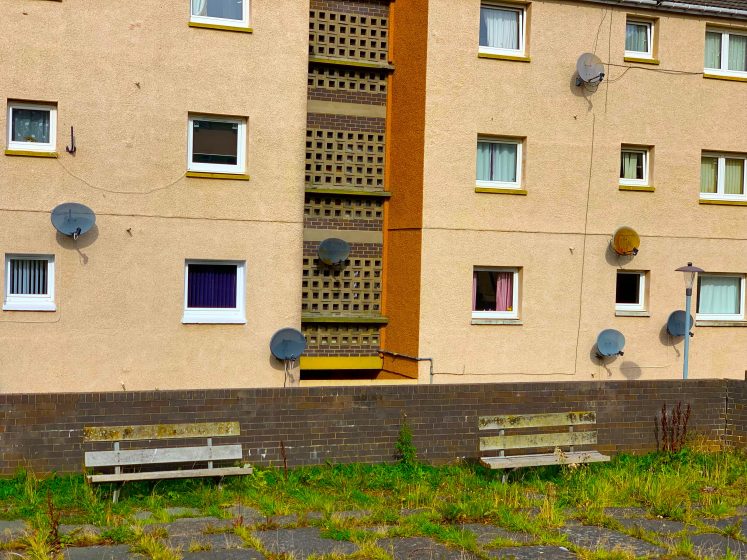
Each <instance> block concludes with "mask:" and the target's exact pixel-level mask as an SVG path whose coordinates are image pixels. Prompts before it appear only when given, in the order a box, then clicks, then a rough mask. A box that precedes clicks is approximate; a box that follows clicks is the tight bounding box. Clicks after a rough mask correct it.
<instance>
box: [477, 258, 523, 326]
mask: <svg viewBox="0 0 747 560" xmlns="http://www.w3.org/2000/svg"><path fill="white" fill-rule="evenodd" d="M518 317H519V270H518V269H516V268H475V270H474V272H473V275H472V318H473V319H518Z"/></svg>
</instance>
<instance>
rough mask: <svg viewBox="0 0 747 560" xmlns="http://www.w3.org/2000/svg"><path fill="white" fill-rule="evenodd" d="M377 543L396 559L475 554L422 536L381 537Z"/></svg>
mask: <svg viewBox="0 0 747 560" xmlns="http://www.w3.org/2000/svg"><path fill="white" fill-rule="evenodd" d="M376 544H377V545H378V546H379V547H381V548H383V549H384V550H385V551H386V552H387V553H388V554H389V555H391V556H392V558H394V560H472V559H474V558H475V556H474V555H472V554H470V553H469V552H467V551H465V550H459V549H456V548H447V547H445V546H444V545H442V544H439V543H437V542H435V541H432V540H431V539H425V538H422V537H409V538H390V539H380V540H378V541H376Z"/></svg>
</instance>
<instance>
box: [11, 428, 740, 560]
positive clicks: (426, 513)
mask: <svg viewBox="0 0 747 560" xmlns="http://www.w3.org/2000/svg"><path fill="white" fill-rule="evenodd" d="M405 435H407V434H405ZM405 440H406V438H405ZM399 452H400V454H401V456H402V460H401V461H400V462H399V463H397V464H389V465H362V464H346V465H330V464H327V465H317V466H308V467H300V468H296V469H291V470H289V471H288V472H287V474H286V473H284V472H283V470H281V469H274V468H255V471H254V474H253V475H251V476H245V477H235V478H232V479H227V480H224V481H222V483H221V484H220V485H219V484H216V483H215V482H213V481H210V480H205V479H193V480H189V479H187V480H174V481H162V482H158V483H150V482H137V483H132V484H128V485H127V486H125V488H124V491H123V492H122V496H121V498H120V502H119V503H118V504H112V503H111V491H112V487H108V486H107V485H100V486H96V487H92V486H90V485H88V484H86V483H85V480H84V478H83V477H82V476H80V475H74V476H51V477H48V478H43V479H40V478H38V477H36V476H34V474H33V473H30V472H26V471H19V472H18V473H17V474H16V475H15V476H14V477H12V478H7V479H2V480H0V517H2V518H5V519H19V518H20V519H26V520H28V521H29V523H30V524H31V526H32V527H33V528H34V532H33V533H32V535H30V536H29V538H28V539H27V540H26V542H24V543H22V544H21V545H20V546H22V548H24V549H25V550H24V553H25V554H27V555H28V556H29V557H39V558H42V557H44V558H48V557H49V558H53V557H54V554H55V553H56V550H55V546H53V545H54V544H55V543H52V544H50V539H49V537H48V533H49V527H50V522H49V519H47V517H48V516H46V515H45V514H44V513H39V512H45V511H46V510H47V508H48V504H47V493H48V492H49V494H50V495H51V496H52V498H53V506H54V508H55V511H57V512H59V513H61V522H62V523H90V524H93V525H96V526H99V527H102V528H103V531H102V534H101V536H100V537H99V541H100V542H104V543H129V544H131V545H133V546H135V547H136V548H137V549H138V550H142V551H143V553H144V554H146V555H148V556H149V557H151V558H154V559H155V560H169V559H170V558H173V557H174V555H175V554H177V553H176V552H175V551H173V550H170V549H168V547H166V546H165V545H164V544H163V542H162V539H161V538H159V537H163V535H159V534H150V535H145V534H143V532H142V530H141V529H140V528H139V527H138V526H137V525H134V524H133V522H132V514H133V513H134V512H135V511H137V510H140V509H147V510H149V511H151V512H152V517H151V518H150V519H149V520H148V521H147V523H152V522H166V521H170V520H171V518H170V516H169V515H168V512H167V508H170V507H189V508H195V509H196V510H198V511H199V512H200V514H201V515H209V516H225V515H224V510H223V508H225V507H227V506H230V505H235V504H242V505H244V506H246V507H251V508H255V509H257V510H258V511H260V512H261V514H262V515H264V516H265V523H264V524H263V525H262V527H263V528H270V527H272V526H273V520H272V516H277V515H289V514H294V515H297V516H298V523H297V524H298V525H299V526H303V525H310V524H315V525H319V526H320V527H321V529H322V530H323V533H324V535H325V536H327V537H329V538H335V539H339V540H348V541H352V542H355V543H356V544H358V546H359V547H361V550H364V549H365V550H366V552H365V554H368V555H369V556H361V555H360V554H359V557H361V558H363V557H371V558H375V559H377V560H378V559H381V560H384V559H385V558H388V555H387V554H386V552H385V551H383V550H381V549H379V548H378V547H376V545H375V540H376V539H375V538H374V537H380V536H381V535H374V536H372V535H373V533H371V532H370V531H368V532H366V531H362V530H361V529H360V528H361V527H362V526H363V525H367V526H371V525H376V524H381V525H386V526H387V527H388V528H387V529H386V531H385V532H384V533H383V534H384V535H385V536H389V537H393V536H403V537H409V536H425V537H431V538H433V539H435V540H438V541H439V542H441V543H443V544H444V545H446V546H450V547H455V548H459V549H462V550H466V551H472V552H474V553H475V554H477V552H478V551H479V547H478V546H477V544H476V542H475V537H474V535H473V534H472V533H471V532H469V531H463V530H461V529H459V528H458V527H459V524H460V523H490V524H494V525H497V526H500V527H503V528H505V529H508V530H514V531H521V532H525V533H529V534H531V535H532V536H533V540H534V542H537V543H540V544H548V545H550V544H551V545H558V546H568V541H567V538H566V537H565V535H562V534H560V533H559V532H557V529H558V528H559V527H561V526H563V525H564V523H565V521H566V519H565V517H566V516H567V515H568V513H567V510H568V508H573V510H574V512H575V513H574V514H573V515H574V516H575V517H576V518H577V519H578V520H580V521H581V522H583V523H587V524H593V525H597V526H602V527H607V528H610V529H615V530H620V531H623V532H626V533H627V534H630V535H631V536H638V537H639V538H643V539H644V540H648V541H649V542H654V543H655V544H656V543H659V544H661V542H660V541H658V540H657V537H656V535H654V534H651V533H648V532H645V531H638V532H639V533H641V534H640V535H638V534H637V533H636V529H635V528H633V529H626V528H625V527H622V526H620V524H619V523H618V522H617V521H616V520H615V519H614V518H613V517H610V516H609V515H607V514H606V513H605V508H607V507H641V508H644V509H645V510H646V512H647V514H648V515H650V516H652V517H662V518H667V519H673V520H679V521H684V522H694V520H695V519H696V517H711V518H719V517H724V516H727V515H733V514H734V513H735V508H737V507H738V506H745V505H747V454H745V453H744V452H737V451H734V452H701V451H694V450H692V449H684V450H682V451H680V452H678V453H669V454H663V453H651V454H648V455H642V456H632V455H619V456H617V457H616V458H615V459H614V460H613V461H611V462H610V463H595V464H590V465H582V466H578V467H576V468H571V467H569V466H554V467H541V468H534V469H521V470H518V471H515V472H514V473H512V476H511V481H510V482H509V483H507V484H503V483H502V482H501V472H499V471H498V472H496V471H491V470H489V469H486V468H483V467H481V466H480V465H478V464H475V463H469V462H462V463H459V464H455V465H450V466H441V467H432V466H426V465H422V464H420V463H417V461H415V460H414V459H413V454H412V450H411V449H410V448H409V447H408V446H403V447H402V449H400V450H399ZM402 509H406V510H410V511H412V510H414V513H413V514H412V515H404V514H401V513H400V510H402ZM345 510H366V511H368V512H370V515H368V516H367V517H366V518H365V519H357V518H355V517H345V516H340V515H337V513H338V512H341V511H345ZM310 512H321V513H322V514H323V517H322V518H321V519H317V518H312V517H307V515H308V514H309V513H310ZM240 525H241V524H239V526H236V527H235V528H233V529H231V530H233V531H235V532H236V534H237V535H239V536H240V537H241V538H242V539H243V540H244V542H245V543H246V544H247V546H251V547H254V548H258V547H260V546H261V543H260V542H259V540H258V539H257V538H256V536H255V535H254V534H253V533H252V532H251V530H249V529H247V528H246V527H242V526H240ZM45 531H46V533H45ZM722 534H724V535H727V536H732V537H734V538H739V539H744V536H743V535H740V534H739V531H738V527H737V526H736V525H735V526H734V527H727V528H725V529H723V530H722ZM74 540H75V537H74V536H73V537H72V539H71V542H64V541H63V542H62V543H61V544H62V545H66V544H71V543H72V541H74ZM93 542H94V541H93V540H92V541H91V543H90V544H92V543H93ZM56 544H57V545H59V544H60V543H56ZM83 544H85V543H83ZM45 547H46V548H45ZM668 548H669V552H670V553H671V554H674V553H678V554H680V555H681V556H683V557H694V556H693V555H694V552H693V551H692V550H691V549H690V548H691V547H690V548H688V542H687V539H686V538H685V539H682V540H681V541H678V542H677V543H676V544H675V545H673V546H669V547H668ZM258 549H259V550H260V551H263V550H264V549H260V548H258ZM265 552H266V551H265ZM263 553H264V552H263ZM578 553H579V555H580V556H581V557H582V558H586V559H589V560H614V559H618V558H619V559H622V560H625V559H626V558H627V556H625V553H623V552H620V551H613V552H604V553H603V552H589V551H583V550H579V552H578ZM361 554H364V553H361ZM605 554H606V556H605ZM34 555H36V556H34ZM45 555H46V556H45ZM272 557H273V558H275V559H277V558H280V556H278V555H272Z"/></svg>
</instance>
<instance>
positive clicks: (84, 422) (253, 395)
mask: <svg viewBox="0 0 747 560" xmlns="http://www.w3.org/2000/svg"><path fill="white" fill-rule="evenodd" d="M727 391H728V394H729V400H730V401H731V400H732V399H733V401H734V404H733V405H729V410H730V411H732V412H733V413H734V414H737V415H741V416H739V417H740V418H741V420H739V422H741V424H740V426H741V428H739V429H744V426H745V424H744V405H745V404H746V403H745V399H746V398H747V383H745V382H742V381H725V380H718V379H715V380H690V381H687V382H683V381H620V382H577V383H573V382H567V383H505V384H476V385H438V384H437V385H407V386H399V387H394V386H368V387H314V388H311V387H310V388H293V389H279V388H278V389H232V390H209V391H206V390H194V391H157V392H134V393H133V392H118V393H93V394H92V393H85V394H72V393H71V394H36V395H21V394H6V395H0V473H2V474H5V475H9V474H12V473H13V471H15V470H16V469H17V468H19V467H28V468H31V469H33V470H35V471H37V472H41V473H48V472H51V471H58V472H80V470H81V465H82V463H83V452H84V451H87V450H92V449H94V445H93V444H84V443H83V433H82V431H83V427H84V426H111V425H128V424H156V423H176V422H216V421H231V420H237V421H239V422H240V423H241V435H240V436H238V437H236V438H221V439H225V440H230V442H231V443H232V442H239V443H241V444H243V446H244V454H245V455H244V457H245V460H247V461H249V462H251V463H253V464H257V465H269V464H274V465H277V464H279V463H280V462H281V460H282V459H281V457H280V452H279V450H280V442H281V441H282V442H283V443H284V445H285V449H286V451H287V456H288V464H289V465H290V466H295V465H302V464H310V463H323V462H325V461H332V462H351V461H361V462H382V461H390V460H392V458H393V452H394V443H395V441H396V439H397V433H398V430H399V427H400V422H401V419H402V416H403V414H407V418H408V421H409V423H410V425H411V427H412V430H413V433H414V441H415V445H416V446H417V448H418V456H419V458H420V459H422V460H424V461H427V462H430V463H445V462H450V461H454V460H455V459H457V458H459V457H477V456H478V455H479V453H478V447H477V446H478V443H477V442H478V437H479V436H478V432H477V417H478V416H480V415H483V414H489V413H496V414H498V413H500V414H510V413H514V414H526V413H533V412H534V413H537V412H562V411H571V410H594V411H596V413H597V430H598V438H599V444H598V445H597V449H599V450H601V451H603V452H611V453H615V452H620V451H628V452H645V451H650V450H653V449H655V447H656V440H655V438H654V418H655V416H656V414H657V412H658V411H659V410H660V409H661V405H662V403H664V402H666V403H668V404H671V403H676V402H677V401H682V402H683V403H690V404H691V405H692V417H691V421H690V429H691V432H697V433H700V434H702V435H704V436H705V437H707V438H710V439H712V440H721V439H722V438H723V436H724V434H725V433H729V430H730V429H731V422H732V419H730V418H729V419H728V418H727V417H726V410H727V404H726V401H727ZM737 405H741V408H739V406H737ZM740 411H741V412H740ZM726 426H730V427H726ZM725 427H726V428H725ZM731 433H735V432H734V431H733V432H731ZM227 442H228V441H227ZM172 444H174V445H184V442H181V441H179V440H175V441H174V442H172ZM141 445H143V444H141ZM144 445H147V442H144ZM742 445H743V446H744V442H743V443H742ZM96 448H97V449H102V448H107V446H106V445H105V444H97V447H96Z"/></svg>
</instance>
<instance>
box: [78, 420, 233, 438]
mask: <svg viewBox="0 0 747 560" xmlns="http://www.w3.org/2000/svg"><path fill="white" fill-rule="evenodd" d="M240 433H241V431H240V429H239V423H238V422H203V423H197V424H152V425H145V426H89V427H85V428H83V439H84V441H136V440H143V439H176V438H197V437H200V438H203V437H204V438H208V437H221V436H238V435H240Z"/></svg>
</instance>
